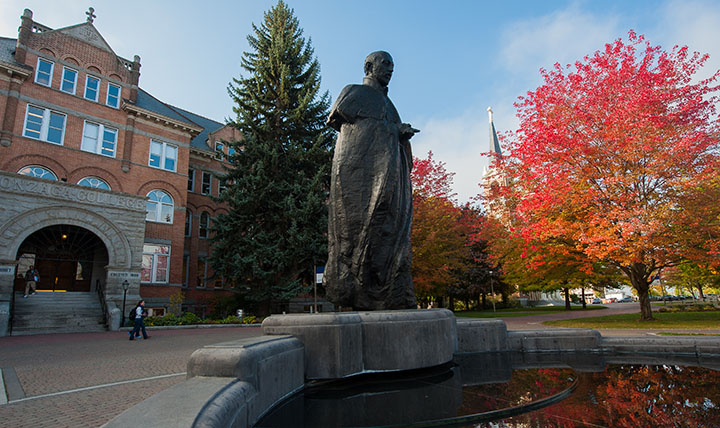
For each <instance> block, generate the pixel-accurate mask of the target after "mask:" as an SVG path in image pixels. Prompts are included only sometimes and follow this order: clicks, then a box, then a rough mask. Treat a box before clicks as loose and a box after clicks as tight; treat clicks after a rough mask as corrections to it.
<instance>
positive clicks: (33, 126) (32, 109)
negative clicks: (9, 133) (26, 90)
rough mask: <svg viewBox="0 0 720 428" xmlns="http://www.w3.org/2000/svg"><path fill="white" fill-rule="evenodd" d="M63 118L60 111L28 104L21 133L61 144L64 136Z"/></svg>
mask: <svg viewBox="0 0 720 428" xmlns="http://www.w3.org/2000/svg"><path fill="white" fill-rule="evenodd" d="M65 118H66V116H65V115H64V114H62V113H58V112H56V111H52V110H50V109H46V108H42V107H37V106H34V105H32V104H28V106H27V112H26V114H25V127H24V129H23V135H24V136H26V137H30V138H35V139H36V140H42V141H47V142H48V143H55V144H60V145H62V143H63V138H64V137H65Z"/></svg>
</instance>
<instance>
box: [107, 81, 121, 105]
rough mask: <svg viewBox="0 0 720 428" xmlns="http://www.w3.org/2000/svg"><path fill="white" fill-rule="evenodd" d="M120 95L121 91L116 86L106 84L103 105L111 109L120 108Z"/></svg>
mask: <svg viewBox="0 0 720 428" xmlns="http://www.w3.org/2000/svg"><path fill="white" fill-rule="evenodd" d="M120 93H121V89H120V87H119V86H118V85H113V84H112V83H108V90H107V99H106V100H105V104H107V105H109V106H110V107H113V108H118V107H120Z"/></svg>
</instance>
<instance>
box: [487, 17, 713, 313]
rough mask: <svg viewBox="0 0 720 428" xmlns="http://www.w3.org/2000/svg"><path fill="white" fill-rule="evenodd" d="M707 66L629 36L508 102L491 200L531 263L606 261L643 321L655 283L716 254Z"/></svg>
mask: <svg viewBox="0 0 720 428" xmlns="http://www.w3.org/2000/svg"><path fill="white" fill-rule="evenodd" d="M706 60H707V55H700V54H699V53H697V52H695V53H692V52H690V51H689V50H688V48H687V47H677V46H676V47H674V48H673V49H671V50H670V51H666V50H664V49H662V48H661V47H659V46H652V45H651V44H650V43H648V42H646V41H645V39H644V37H643V36H641V35H637V34H635V33H634V32H632V31H631V32H629V34H628V37H627V40H623V39H618V40H616V41H615V42H613V43H609V44H607V45H606V46H605V48H604V49H603V50H601V51H598V52H595V53H594V54H593V55H590V56H587V57H585V58H584V59H583V60H582V61H578V62H576V63H575V64H574V66H568V67H562V66H561V65H559V64H556V65H555V67H554V68H553V69H552V70H541V74H542V77H543V79H544V84H543V85H541V86H540V87H539V88H537V89H536V90H535V91H534V92H528V94H527V96H525V97H522V98H520V101H519V102H518V103H517V104H516V106H517V108H518V117H519V119H520V129H519V130H518V131H517V132H516V133H515V134H514V135H512V136H511V138H510V139H509V140H510V146H509V149H510V154H509V156H506V157H504V158H503V159H498V160H497V161H496V167H497V168H498V169H499V171H501V173H502V174H503V175H504V176H505V177H506V178H507V179H508V180H507V183H509V184H508V185H507V186H505V187H504V188H501V189H499V191H498V192H496V193H494V194H493V195H490V198H492V199H493V200H494V202H495V203H498V202H502V203H503V204H504V205H505V209H504V210H503V211H501V213H502V216H504V217H505V218H504V219H503V220H502V221H503V223H504V224H510V225H512V234H513V235H514V236H516V237H521V238H522V239H523V240H524V242H525V249H524V250H525V254H524V255H525V256H527V257H528V260H531V261H532V263H536V264H537V263H543V262H544V261H545V260H543V259H544V258H548V259H552V258H553V256H556V255H557V254H556V253H553V251H560V252H567V253H568V254H571V253H580V254H582V255H583V256H584V257H587V258H588V259H589V260H590V261H591V262H594V261H600V262H603V263H609V264H612V265H614V266H616V267H617V268H618V269H620V270H621V271H622V272H623V273H624V274H625V275H626V276H627V278H628V279H629V280H630V282H631V283H632V285H633V287H635V289H636V290H637V291H638V295H639V297H640V303H641V315H642V316H641V318H642V319H645V320H648V319H652V311H651V310H650V303H649V299H648V288H649V283H650V282H651V281H652V278H653V276H654V275H656V274H657V272H659V271H660V270H662V269H663V268H665V267H669V266H673V265H676V264H678V263H680V262H681V261H682V260H685V259H687V258H688V257H695V258H698V257H708V255H709V254H710V250H712V249H713V248H716V249H717V248H718V241H717V240H718V237H719V236H720V233H719V232H720V230H719V227H720V226H719V224H718V220H720V206H719V205H718V204H717V203H716V202H715V203H713V204H708V200H713V199H714V200H715V201H717V198H718V197H720V185H719V183H718V171H719V168H718V167H719V165H720V145H719V141H720V138H719V137H720V126H719V125H718V120H717V114H716V111H715V106H716V104H717V103H718V101H720V100H719V99H718V96H717V92H718V86H717V84H716V82H717V79H718V76H719V73H720V72H718V73H715V74H714V75H713V76H711V77H710V78H708V79H705V80H700V81H696V80H695V75H696V74H697V72H698V71H699V70H700V69H701V67H702V66H703V64H704V63H705V61H706ZM556 243H562V245H555V244H556ZM713 245H715V247H713ZM548 248H550V249H551V250H553V251H549V252H548V251H547V250H548Z"/></svg>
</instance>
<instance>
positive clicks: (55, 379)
mask: <svg viewBox="0 0 720 428" xmlns="http://www.w3.org/2000/svg"><path fill="white" fill-rule="evenodd" d="M616 313H639V307H638V306H637V304H636V303H635V304H633V303H626V304H611V305H609V308H608V309H606V310H595V311H582V310H579V309H578V310H572V311H569V312H558V313H551V314H543V315H533V316H528V317H515V318H504V321H505V322H506V323H507V326H508V329H509V330H528V329H545V328H548V326H544V325H542V322H543V321H547V320H556V319H568V318H581V317H588V316H600V315H609V314H616ZM665 331H667V330H665ZM600 332H601V333H602V335H603V336H639V335H646V334H655V333H656V332H657V330H620V329H615V330H601V331H600ZM687 332H691V331H687ZM703 332H705V333H709V332H715V333H717V334H720V329H717V330H711V331H708V330H703ZM150 334H151V338H150V339H149V340H135V341H132V342H130V341H128V340H127V333H125V332H103V333H84V334H54V335H36V336H16V337H2V338H0V369H2V377H3V380H4V382H5V385H6V388H7V392H8V396H9V401H10V402H9V404H0V428H23V427H34V428H44V427H73V428H78V427H98V426H100V425H102V424H104V423H105V422H107V421H109V420H110V419H112V418H113V417H115V416H116V415H118V414H120V413H121V412H123V411H124V410H126V409H128V408H130V407H132V406H134V405H135V404H137V403H139V402H140V401H142V400H144V399H146V398H148V397H150V396H151V395H153V394H155V393H157V392H160V391H162V390H164V389H166V388H169V387H170V386H172V385H175V384H177V383H179V382H182V381H183V380H184V379H185V370H186V364H187V361H188V359H189V357H190V354H192V352H193V351H195V350H196V349H198V348H201V347H203V346H205V345H208V344H212V343H219V342H225V341H229V340H236V339H240V338H245V337H252V336H259V335H261V334H262V333H261V330H260V328H259V327H237V328H209V329H182V330H150ZM0 389H1V388H0ZM1 402H2V401H0V403H1ZM169 411H171V410H169Z"/></svg>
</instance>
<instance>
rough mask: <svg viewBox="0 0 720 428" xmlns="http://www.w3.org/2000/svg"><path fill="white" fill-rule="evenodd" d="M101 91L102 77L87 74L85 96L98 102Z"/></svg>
mask: <svg viewBox="0 0 720 428" xmlns="http://www.w3.org/2000/svg"><path fill="white" fill-rule="evenodd" d="M99 93H100V79H98V78H97V77H95V76H91V75H89V74H88V75H87V77H86V78H85V98H87V99H88V100H91V101H95V102H97V100H98V94H99Z"/></svg>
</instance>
